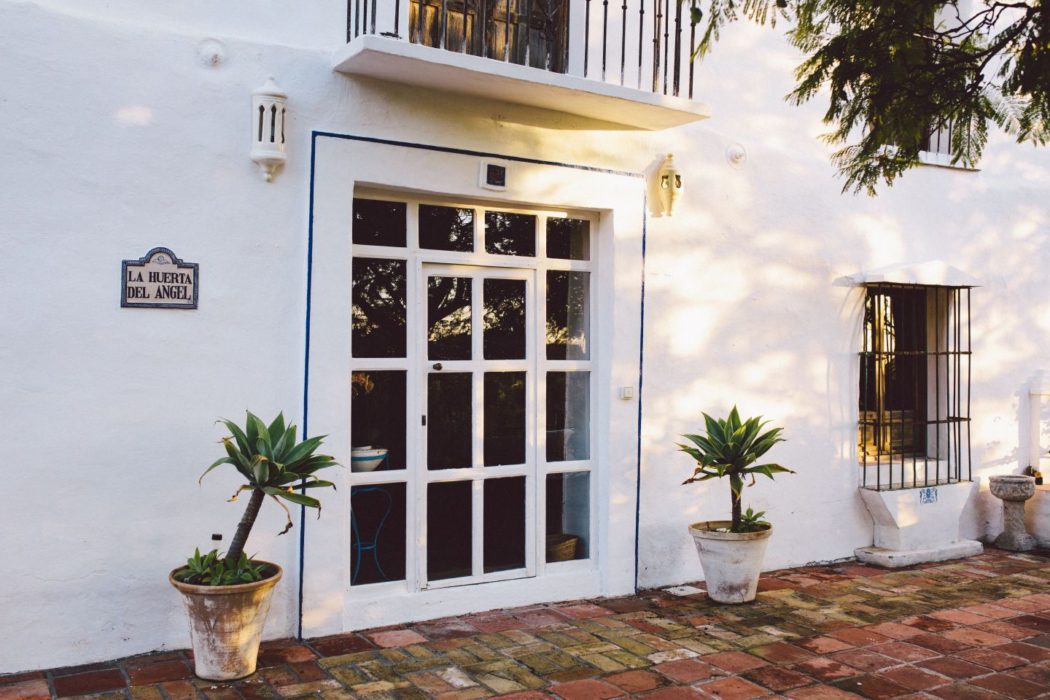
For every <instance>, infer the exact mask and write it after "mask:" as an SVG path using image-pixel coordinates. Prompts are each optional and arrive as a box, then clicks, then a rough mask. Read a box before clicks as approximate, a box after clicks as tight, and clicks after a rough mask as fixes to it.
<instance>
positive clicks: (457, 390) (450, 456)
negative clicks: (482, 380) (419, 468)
mask: <svg viewBox="0 0 1050 700" xmlns="http://www.w3.org/2000/svg"><path fill="white" fill-rule="evenodd" d="M472 394H473V392H472V389H471V375H470V372H432V373H430V374H429V375H427V426H428V427H427V468H428V469H462V468H465V467H470V466H473V456H472V445H473V420H472V414H473V412H472V411H471V404H472V401H471V398H472Z"/></svg>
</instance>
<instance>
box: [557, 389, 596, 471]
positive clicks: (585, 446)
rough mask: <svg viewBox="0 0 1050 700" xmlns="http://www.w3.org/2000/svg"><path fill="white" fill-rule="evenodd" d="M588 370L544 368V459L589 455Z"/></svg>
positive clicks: (588, 456) (567, 458) (558, 460)
mask: <svg viewBox="0 0 1050 700" xmlns="http://www.w3.org/2000/svg"><path fill="white" fill-rule="evenodd" d="M590 440H591V438H590V373H589V372H547V461H548V462H567V461H572V460H580V459H590Z"/></svg>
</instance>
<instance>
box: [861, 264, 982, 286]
mask: <svg viewBox="0 0 1050 700" xmlns="http://www.w3.org/2000/svg"><path fill="white" fill-rule="evenodd" d="M845 280H846V281H847V282H848V283H850V284H852V285H854V286H858V287H863V286H872V285H877V284H914V285H923V286H927V287H957V288H958V287H978V286H980V282H979V281H978V279H977V278H976V277H974V276H973V275H971V274H970V273H968V272H965V271H963V270H960V269H959V268H957V267H955V266H953V265H949V264H948V263H946V262H944V261H943V260H930V261H927V262H922V263H904V264H898V265H888V266H886V267H877V268H874V269H871V270H865V271H864V272H858V273H856V274H853V275H849V276H848V277H846V278H845Z"/></svg>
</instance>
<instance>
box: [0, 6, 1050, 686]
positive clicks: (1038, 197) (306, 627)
mask: <svg viewBox="0 0 1050 700" xmlns="http://www.w3.org/2000/svg"><path fill="white" fill-rule="evenodd" d="M348 4H349V8H348ZM621 6H622V7H621ZM674 6H675V3H674V2H670V3H664V2H663V0H659V1H658V2H652V1H650V2H646V3H644V6H643V4H642V3H640V2H639V0H629V1H628V2H626V3H603V2H599V1H597V0H596V1H595V2H589V1H587V0H571V2H557V1H555V0H551V1H550V2H547V1H546V0H532V1H531V2H528V1H527V0H516V2H515V3H514V4H513V7H512V10H511V12H510V13H509V17H510V19H509V21H508V12H507V9H506V8H507V2H506V0H498V1H497V2H487V3H486V2H482V1H481V0H477V1H476V2H469V1H468V2H466V3H464V2H458V1H457V2H453V1H452V0H449V1H448V2H442V1H441V0H425V2H424V3H423V8H424V9H423V13H422V18H421V14H420V2H417V1H416V0H411V1H409V0H397V1H395V0H379V2H378V3H377V2H375V1H374V0H368V1H362V2H356V1H355V0H350V2H349V3H347V2H346V0H314V1H312V2H304V3H288V2H282V1H278V0H227V1H226V2H222V3H215V2H211V1H209V0H183V1H182V2H176V3H172V2H158V1H156V0H148V1H146V2H143V1H142V0H109V1H108V2H105V3H97V2H84V1H83V0H32V1H31V0H0V65H3V66H4V67H5V71H4V76H5V81H4V83H5V85H4V90H3V93H2V95H0V115H2V121H3V124H4V128H3V129H0V145H2V150H3V153H4V156H5V158H4V166H3V167H2V168H0V212H3V231H4V233H3V235H2V236H0V256H2V260H3V262H4V273H3V275H0V292H2V294H3V298H4V300H5V302H4V315H3V318H4V324H3V326H4V331H3V339H2V341H0V368H2V369H0V372H2V376H3V382H2V387H3V398H4V400H3V401H2V402H0V407H2V408H0V410H2V411H3V419H4V425H5V427H6V428H7V430H8V431H9V433H10V435H11V439H9V442H10V443H11V444H12V445H13V453H12V454H11V455H9V457H8V458H7V459H6V460H5V472H4V483H5V485H6V486H7V488H8V495H7V498H6V499H5V504H4V506H3V507H2V508H0V531H2V533H3V542H4V545H5V547H4V549H5V552H4V554H5V557H4V560H5V563H4V566H3V568H2V570H3V578H4V586H3V587H2V588H0V628H3V629H5V630H8V632H9V633H8V634H7V635H5V638H4V641H3V642H0V673H5V672H15V671H21V670H26V669H33V668H42V667H50V666H56V665H62V664H75V663H84V662H90V661H95V660H99V659H105V658H113V657H118V656H124V655H130V654H136V653H142V652H146V651H151V650H155V649H163V648H183V647H186V646H187V645H188V633H187V629H186V623H185V620H184V618H183V614H182V610H181V608H180V607H179V604H178V602H177V597H176V593H175V591H174V590H172V589H171V587H170V586H169V585H168V583H167V581H166V577H167V574H168V571H170V570H171V569H172V568H173V567H174V566H176V565H177V564H179V563H180V562H181V561H182V560H183V559H184V558H185V557H186V556H188V555H189V554H191V553H192V551H193V549H194V548H195V547H202V548H210V547H211V546H212V543H211V535H212V533H224V535H225V536H226V537H227V538H228V537H229V536H230V534H231V533H232V530H233V527H234V525H235V524H236V521H237V519H238V518H239V517H240V506H238V505H229V504H227V503H226V502H225V499H226V498H227V497H228V496H229V495H230V494H231V493H232V492H233V491H234V489H235V488H236V486H237V482H236V481H235V479H234V476H233V475H232V474H223V473H221V472H215V473H213V474H212V475H210V476H209V477H208V478H207V479H205V481H204V483H203V485H202V486H198V485H197V477H198V476H199V474H200V473H201V472H202V471H203V469H204V467H205V466H207V465H208V464H209V463H211V462H212V461H213V460H214V459H215V458H216V457H217V456H219V453H218V450H220V449H221V448H220V447H219V446H218V445H217V444H216V442H217V440H218V438H219V437H220V436H221V435H222V432H221V426H217V425H214V424H213V421H214V420H215V419H216V418H217V417H219V416H223V417H229V418H232V419H239V418H240V417H241V416H242V415H243V411H244V410H245V408H250V409H251V410H252V411H254V412H256V413H259V414H261V415H262V416H263V417H271V416H272V415H275V414H276V413H277V412H278V411H280V410H283V411H284V412H285V414H286V416H288V417H289V418H291V419H292V420H293V421H294V422H296V423H297V424H299V425H300V427H301V428H304V429H305V430H306V431H308V433H309V434H311V435H317V434H327V435H328V438H327V440H326V443H325V448H324V450H325V451H326V452H328V453H331V454H333V455H335V456H336V457H337V458H338V459H339V460H340V461H341V462H343V463H344V464H346V465H348V467H347V468H346V469H343V470H339V472H340V473H338V474H336V475H335V476H334V478H335V479H336V481H337V482H338V485H339V489H338V491H336V492H332V493H326V494H323V495H322V500H323V503H324V510H323V513H322V515H321V517H320V519H319V520H318V519H315V518H313V516H312V514H308V515H307V517H306V519H305V521H301V520H300V517H299V514H298V513H293V516H294V519H295V528H294V529H293V530H292V531H291V532H290V533H289V534H287V535H284V536H281V537H278V536H277V532H278V531H279V530H280V529H281V527H282V524H283V517H284V516H283V513H281V512H280V510H279V509H278V508H276V506H273V505H272V504H268V505H267V506H265V507H264V508H263V514H262V516H261V518H260V522H259V523H258V524H257V525H256V528H255V531H254V534H253V537H252V539H251V540H250V541H249V546H248V550H249V551H250V552H252V553H257V554H258V556H260V557H262V558H265V559H268V560H272V561H275V562H278V563H280V564H281V565H282V566H283V567H284V568H285V580H284V581H282V583H281V584H280V586H279V588H278V592H277V596H276V598H275V602H274V608H273V611H272V613H271V616H270V620H269V623H268V627H267V632H266V636H267V637H271V638H272V637H282V636H294V635H296V634H299V633H301V634H303V635H305V636H317V635H323V634H331V633H336V632H341V631H345V630H353V629H361V628H366V627H375V626H379V625H385V624H394V623H399V622H404V621H408V620H421V619H429V618H437V617H444V616H448V615H455V614H462V613H465V612H468V611H473V610H482V609H488V608H495V607H505V606H511V605H523V604H527V603H530V602H538V601H550V600H561V599H572V598H583V597H597V596H603V595H619V594H625V593H629V592H631V591H633V590H635V589H636V588H645V587H655V586H669V585H675V584H681V583H685V582H689V581H695V580H697V579H699V578H700V577H701V573H700V567H699V563H698V561H697V559H696V556H695V553H694V552H693V544H692V542H691V540H690V538H689V536H688V534H687V532H686V524H687V523H689V522H693V521H696V520H701V519H709V518H718V517H725V515H726V514H727V513H728V509H729V497H728V488H727V486H726V485H725V484H719V483H713V482H709V483H706V484H703V485H695V486H690V487H688V488H686V487H682V486H680V485H679V484H680V482H681V481H682V480H683V479H684V478H686V476H688V475H689V473H690V472H691V468H690V462H689V460H688V458H686V457H685V456H684V455H682V454H681V453H679V452H677V451H676V447H675V442H676V441H677V440H678V436H679V435H680V434H682V433H684V432H694V431H696V430H698V429H699V428H700V426H701V418H700V412H701V411H708V412H711V413H716V414H724V413H725V412H727V411H728V410H729V408H730V407H731V406H732V405H733V404H737V405H739V406H740V408H741V410H742V411H743V412H744V413H746V414H762V415H764V416H765V417H767V418H768V419H770V420H772V421H773V422H774V423H775V424H776V425H780V426H783V427H784V429H785V434H786V437H787V438H788V441H787V442H786V443H784V444H783V445H780V446H778V447H777V448H776V450H775V451H774V453H772V455H771V456H773V457H775V459H776V460H777V461H779V462H781V463H783V464H785V465H788V466H791V467H792V468H794V469H795V470H796V471H797V475H795V476H786V477H783V478H780V479H778V480H777V481H775V482H769V481H764V482H761V483H759V484H757V485H756V486H755V487H754V488H752V489H748V490H747V491H746V493H745V504H746V505H751V506H753V507H754V508H755V509H756V510H764V511H766V512H767V514H768V517H769V519H770V520H771V521H772V522H773V523H774V526H775V531H774V534H773V537H772V540H771V544H770V547H769V551H768V554H767V557H766V564H765V565H766V567H767V568H769V569H774V568H782V567H787V566H794V565H801V564H805V563H808V562H815V561H831V560H837V559H844V558H849V557H853V556H854V554H855V550H857V549H859V548H866V547H871V546H872V545H873V544H883V545H892V546H893V547H896V548H897V549H899V550H901V551H908V552H914V551H919V552H925V553H926V555H930V556H933V555H936V553H937V552H946V554H945V555H946V556H947V555H950V554H952V553H955V554H958V553H960V551H961V550H960V551H956V550H954V549H952V548H953V547H955V546H956V545H960V543H962V544H961V545H960V546H962V548H963V550H965V549H966V548H967V547H973V546H974V545H973V544H972V541H974V540H984V541H987V540H988V538H989V537H994V535H995V534H996V533H997V532H998V531H999V529H1000V528H1001V524H1000V520H999V515H998V509H997V508H998V504H997V502H996V501H994V499H992V498H991V497H990V496H989V495H988V493H987V484H986V482H987V477H988V476H991V475H994V474H1003V473H1020V472H1021V471H1022V470H1023V469H1024V468H1025V467H1027V466H1028V465H1029V464H1032V463H1033V460H1038V459H1039V458H1040V455H1041V453H1043V452H1045V450H1046V448H1047V447H1050V444H1048V443H1050V439H1048V437H1050V436H1047V435H1046V434H1045V433H1046V431H1047V426H1048V423H1047V420H1048V419H1050V411H1048V410H1047V407H1046V406H1045V403H1044V402H1043V401H1042V398H1041V396H1042V394H1041V393H1040V392H1042V391H1043V386H1042V380H1041V378H1040V377H1039V376H1037V373H1038V372H1039V370H1040V369H1042V368H1050V279H1048V275H1047V272H1046V271H1047V270H1048V269H1050V197H1048V196H1047V194H1048V192H1050V151H1047V150H1046V149H1034V148H1031V147H1021V146H1018V145H1016V144H1013V143H1011V142H1010V141H1009V140H1008V139H1006V138H1005V137H1001V136H995V137H993V139H992V141H991V142H990V143H989V145H988V148H987V151H986V153H985V156H984V158H983V160H982V162H981V167H980V169H979V170H977V171H965V170H961V169H954V168H947V167H940V166H937V165H930V166H929V167H922V168H919V169H916V170H914V171H912V172H909V173H908V174H907V175H906V176H905V178H904V179H903V180H902V181H900V182H899V184H897V185H895V186H894V187H893V188H892V189H885V190H884V191H883V192H881V193H880V195H879V196H878V197H876V198H869V197H867V196H864V195H859V196H853V195H848V194H846V195H844V194H841V193H840V187H841V182H840V181H839V180H838V179H837V178H836V176H835V174H834V171H833V170H832V168H831V166H830V165H829V158H828V156H829V149H828V148H827V147H825V146H824V145H823V144H822V143H821V141H820V140H819V139H818V136H819V134H820V133H822V131H823V129H824V127H823V125H822V124H821V122H820V105H819V104H811V105H809V106H807V107H803V108H796V107H792V106H789V105H788V104H786V103H785V102H784V100H783V99H782V98H783V95H785V94H786V93H787V92H788V91H789V90H790V88H791V85H792V83H791V80H792V69H793V67H794V65H795V64H796V62H797V59H798V56H797V55H796V54H795V53H794V51H793V50H792V49H791V48H790V47H789V46H788V45H787V44H786V43H785V42H784V41H783V40H782V37H780V35H779V34H778V33H776V32H773V31H769V30H761V29H758V28H754V27H749V26H745V25H741V26H736V27H732V28H731V29H730V30H729V31H727V32H726V35H725V37H724V39H723V41H722V43H721V44H720V45H719V46H718V47H717V49H716V51H715V53H714V54H713V56H712V57H711V58H710V59H709V60H707V61H705V62H704V63H703V64H702V65H698V66H690V65H689V62H688V60H684V57H686V56H687V55H688V52H689V46H690V44H691V37H690V29H691V28H690V27H689V25H688V20H687V19H681V20H679V19H678V18H677V17H676V16H675V9H674ZM464 8H466V9H464ZM623 8H626V9H623ZM661 8H666V9H661ZM530 11H531V12H532V14H531V19H528V20H527V21H526V18H529V17H530V14H529V12H530ZM443 12H445V13H446V14H442V13H443ZM687 14H688V13H687ZM464 16H466V18H467V19H466V27H467V28H466V30H465V29H464ZM443 18H444V19H443ZM526 37H527V40H526ZM639 47H640V48H639ZM676 52H677V54H678V56H679V57H678V58H676ZM476 54H488V56H481V55H476ZM521 64H527V65H521ZM271 76H272V77H273V79H274V84H275V85H277V86H279V88H280V90H282V91H283V92H284V93H286V95H287V100H286V102H283V101H281V100H279V99H278V100H276V101H274V100H271V99H270V98H268V97H266V96H262V97H260V98H259V100H258V101H257V103H256V104H255V106H254V108H253V102H252V99H253V91H254V90H256V89H257V88H259V87H260V86H262V85H264V84H265V83H266V81H267V79H268V77H271ZM260 108H261V110H262V112H261V115H260V112H259V111H258V110H259V109H260ZM260 140H261V142H262V145H263V146H265V147H267V148H269V149H270V150H274V151H280V150H281V148H280V145H282V144H283V146H284V153H285V155H286V161H284V163H283V165H281V166H279V167H277V168H276V169H275V170H274V172H273V175H272V181H269V182H268V181H267V180H266V178H265V177H264V173H263V169H262V168H260V166H259V165H257V164H256V163H254V162H253V161H252V158H251V156H252V152H251V149H252V145H253V141H260ZM934 148H935V147H934ZM669 153H671V154H673V156H674V158H673V163H674V167H675V168H676V170H675V171H667V170H664V171H661V167H662V166H664V165H665V158H666V155H667V154H669ZM939 157H940V156H938V155H937V154H936V153H931V154H930V160H931V163H936V162H937V159H938V158H939ZM676 174H677V175H678V176H680V178H681V182H682V190H681V193H680V196H678V197H677V199H676V201H675V202H674V210H673V216H669V215H667V212H666V211H665V210H664V199H663V198H662V196H661V176H662V175H668V179H667V183H668V184H670V185H671V186H672V187H673V186H674V184H675V175H676ZM155 248H164V249H166V251H167V252H163V251H162V252H163V253H164V254H165V255H169V254H170V255H174V256H177V257H178V258H179V259H181V260H183V261H185V262H186V263H196V264H197V266H198V268H197V272H196V277H194V278H193V281H194V285H193V290H192V292H193V293H194V294H195V295H196V296H195V298H196V308H194V309H187V308H182V309H169V308H135V307H134V306H127V307H123V306H121V295H122V293H124V294H128V289H129V288H132V287H134V288H139V287H141V288H142V289H145V288H146V287H145V286H142V285H139V284H138V282H137V280H129V279H128V277H127V274H126V272H122V262H123V261H126V260H130V261H137V260H139V259H140V258H143V257H144V256H146V255H147V253H148V252H149V251H151V250H153V249H155ZM185 274H190V273H188V272H187V273H185ZM168 282H169V283H171V284H172V285H175V286H178V285H179V284H181V283H182V282H185V280H184V279H183V278H182V277H173V278H169V279H168ZM160 286H163V283H162V284H161V285H160ZM188 289H189V287H186V286H185V285H184V284H183V289H182V291H180V290H178V289H175V288H174V287H173V288H172V289H171V290H169V291H170V296H172V297H173V298H172V299H166V300H160V301H170V302H172V303H176V304H179V303H181V304H182V305H184V306H185V305H187V304H186V302H187V301H189V297H185V298H183V297H184V296H185V295H186V294H188V293H189V292H187V291H186V290H188ZM150 290H151V291H142V292H130V294H131V299H130V301H131V302H135V301H136V300H137V301H140V302H141V301H145V299H144V297H142V296H138V297H136V295H139V294H141V295H145V294H147V293H149V294H151V295H152V296H151V299H152V300H153V301H158V300H157V299H156V294H157V289H156V285H155V286H154V287H150ZM865 353H866V354H865ZM865 358H867V359H865ZM891 366H892V367H893V369H892V371H891V369H890V367H891ZM1032 391H1034V392H1035V393H1034V394H1033V393H1032ZM1040 436H1042V438H1043V440H1042V442H1041V443H1040V440H1039V437H1040ZM366 445H370V446H373V447H381V448H384V449H385V450H386V451H387V452H386V459H385V460H384V461H383V462H382V464H380V466H379V468H378V469H376V470H374V471H369V472H364V471H353V470H352V469H350V468H349V465H350V464H351V450H352V448H353V447H363V446H366ZM1040 445H1042V447H1040ZM902 456H903V457H902ZM902 462H903V463H902ZM865 463H867V465H868V466H867V467H865V466H864V464H865ZM931 465H932V466H931ZM902 476H903V480H902ZM971 480H972V481H971ZM865 484H867V487H868V488H864V485H865ZM877 485H878V486H881V487H883V488H884V489H889V491H890V495H888V496H887V495H886V493H887V492H886V490H883V491H880V492H878V493H875V492H874V491H873V489H874V488H875V487H876V486H877ZM901 486H903V487H905V488H900V487H901ZM918 487H924V488H925V489H927V490H925V491H922V495H921V497H920V491H921V489H920V488H918ZM930 489H932V490H930ZM862 494H867V496H864V495H862ZM872 494H875V495H872ZM866 498H867V503H866V500H865V499H866ZM934 499H936V502H934ZM872 513H875V517H876V518H882V520H880V521H879V527H878V529H877V527H876V523H875V522H874V521H873V515H872ZM891 516H893V517H896V518H897V520H896V521H895V522H891V521H890V520H886V519H887V518H890V517H891ZM552 535H553V536H559V535H560V536H561V538H560V539H559V541H562V542H565V541H568V542H570V545H569V547H568V549H567V550H562V551H563V553H562V554H557V555H555V554H551V555H548V553H547V547H546V543H547V541H548V537H549V536H552ZM554 539H556V538H552V541H553V540H554ZM968 541H970V542H971V543H968ZM220 545H221V543H220ZM565 552H567V554H565ZM931 552H932V553H933V554H930V553H931ZM566 558H567V560H564V561H563V560H561V559H566Z"/></svg>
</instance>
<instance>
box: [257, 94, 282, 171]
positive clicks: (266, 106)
mask: <svg viewBox="0 0 1050 700" xmlns="http://www.w3.org/2000/svg"><path fill="white" fill-rule="evenodd" d="M287 115H288V95H286V94H285V93H284V91H283V90H281V88H279V87H277V83H275V82H274V80H273V76H270V77H269V78H267V79H266V83H265V84H264V85H263V86H262V87H259V88H256V89H255V90H254V91H253V92H252V160H254V161H255V162H256V163H258V164H259V167H260V168H262V171H263V175H264V176H265V177H266V181H267V182H272V181H273V175H274V173H275V172H276V171H277V169H278V168H279V167H281V165H282V164H283V163H284V161H285V160H286V159H287V158H288V156H287V155H286V154H285V141H284V122H285V118H286V117H287Z"/></svg>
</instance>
